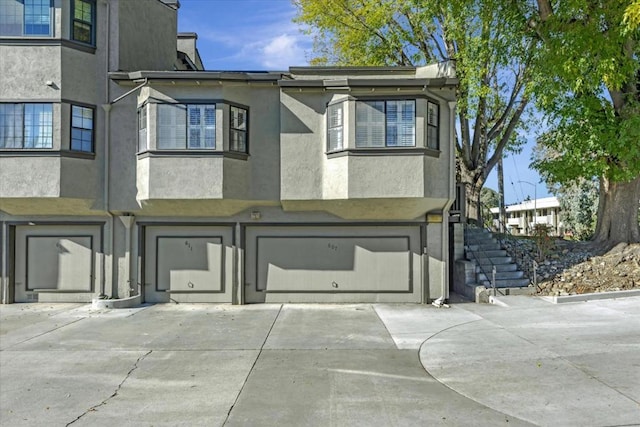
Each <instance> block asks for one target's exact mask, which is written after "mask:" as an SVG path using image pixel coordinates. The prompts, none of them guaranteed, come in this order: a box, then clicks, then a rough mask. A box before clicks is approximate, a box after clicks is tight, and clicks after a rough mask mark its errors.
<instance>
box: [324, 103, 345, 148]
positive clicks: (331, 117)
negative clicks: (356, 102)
mask: <svg viewBox="0 0 640 427" xmlns="http://www.w3.org/2000/svg"><path fill="white" fill-rule="evenodd" d="M343 127H344V116H343V110H342V103H340V104H334V105H329V107H328V108H327V134H328V135H327V136H328V142H329V144H328V147H327V150H328V151H337V150H342V149H343V148H344V142H343V132H342V130H343Z"/></svg>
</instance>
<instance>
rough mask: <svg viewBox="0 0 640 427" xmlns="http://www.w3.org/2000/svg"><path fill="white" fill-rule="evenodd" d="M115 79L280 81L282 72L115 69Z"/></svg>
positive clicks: (110, 74) (113, 75) (112, 76)
mask: <svg viewBox="0 0 640 427" xmlns="http://www.w3.org/2000/svg"><path fill="white" fill-rule="evenodd" d="M109 77H110V78H111V80H114V81H136V80H144V79H148V80H174V81H178V80H182V81H185V80H193V81H196V80H228V81H273V82H275V81H278V80H280V79H282V78H283V73H282V72H269V71H262V72H260V71H132V72H126V71H114V72H110V73H109Z"/></svg>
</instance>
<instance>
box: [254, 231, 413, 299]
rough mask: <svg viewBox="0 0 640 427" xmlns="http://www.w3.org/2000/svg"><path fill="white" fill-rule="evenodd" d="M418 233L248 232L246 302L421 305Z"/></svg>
mask: <svg viewBox="0 0 640 427" xmlns="http://www.w3.org/2000/svg"><path fill="white" fill-rule="evenodd" d="M419 248H420V228H419V227H386V226H385V227H371V226H353V227H336V226H326V227H325V226H323V227H317V226H316V227H304V226H287V227H249V228H248V229H247V269H246V278H245V293H246V294H245V299H246V301H247V302H259V301H274V302H275V301H278V302H281V301H304V302H323V301H326V302H338V301H344V302H346V301H349V302H367V301H398V302H400V301H402V302H405V301H414V300H415V301H419V298H420V294H419V288H420V286H416V279H418V282H419V278H420V257H419V254H420V250H419Z"/></svg>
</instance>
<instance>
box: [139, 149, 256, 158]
mask: <svg viewBox="0 0 640 427" xmlns="http://www.w3.org/2000/svg"><path fill="white" fill-rule="evenodd" d="M148 157H226V158H230V159H238V160H248V159H249V155H248V154H247V153H237V152H235V151H215V150H147V151H141V152H139V153H138V160H141V159H146V158H148Z"/></svg>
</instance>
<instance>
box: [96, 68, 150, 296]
mask: <svg viewBox="0 0 640 427" xmlns="http://www.w3.org/2000/svg"><path fill="white" fill-rule="evenodd" d="M148 83H149V79H147V78H145V79H144V81H143V82H142V83H141V84H139V85H138V86H136V87H134V88H133V89H131V90H129V91H127V92H126V93H124V94H122V95H120V96H118V97H117V98H115V99H114V100H113V101H108V103H106V104H103V105H102V108H103V109H104V113H105V120H104V121H105V130H104V152H105V159H104V190H103V193H102V197H103V199H102V203H103V206H104V210H105V212H106V213H107V215H108V216H109V248H110V250H111V286H112V291H111V296H116V295H115V293H116V292H114V283H113V277H114V276H115V274H114V273H115V270H116V263H115V253H114V252H115V251H114V249H115V248H114V245H115V230H114V227H115V225H116V221H115V217H116V215H115V214H114V213H113V212H112V211H111V207H110V206H109V200H110V198H111V197H110V196H111V188H110V187H111V108H112V107H113V105H114V104H115V103H117V102H119V101H121V100H122V99H124V98H126V97H127V96H129V95H131V94H132V93H134V92H136V91H138V90H139V89H141V88H142V87H144V86H146V85H147V84H148ZM108 84H109V82H108V79H107V85H108ZM107 96H109V92H108V91H107ZM107 99H108V98H107ZM125 227H126V225H125ZM130 227H131V224H129V227H128V228H127V234H129V233H130V230H129V228H130ZM127 240H128V241H129V243H131V240H130V239H127ZM127 253H129V248H127ZM102 264H103V275H102V286H101V288H102V289H101V291H100V297H103V298H104V297H105V296H106V294H105V291H106V277H105V274H104V273H106V271H107V270H106V257H105V259H104V261H103V263H102ZM130 275H131V274H130V273H129V276H130ZM128 280H129V286H130V285H131V277H129V278H128ZM115 289H116V290H117V286H116V287H115Z"/></svg>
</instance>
